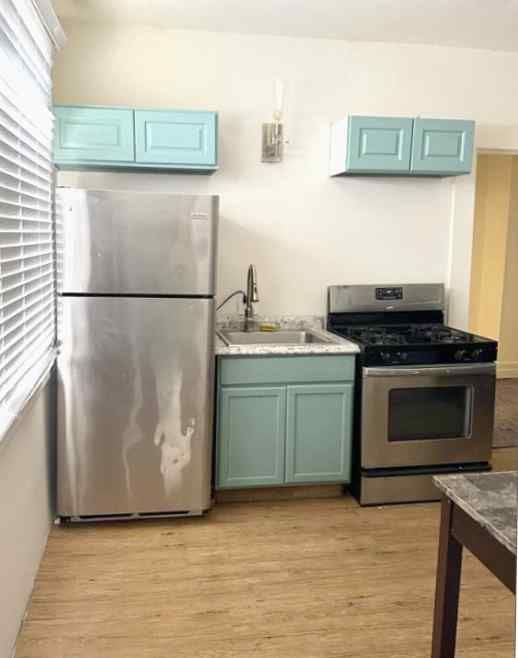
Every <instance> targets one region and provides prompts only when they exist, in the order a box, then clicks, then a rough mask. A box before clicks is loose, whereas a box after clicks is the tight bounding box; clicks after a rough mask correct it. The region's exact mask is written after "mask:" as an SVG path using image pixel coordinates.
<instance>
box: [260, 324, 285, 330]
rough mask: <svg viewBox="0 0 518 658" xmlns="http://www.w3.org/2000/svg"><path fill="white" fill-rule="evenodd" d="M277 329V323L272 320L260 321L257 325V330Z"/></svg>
mask: <svg viewBox="0 0 518 658" xmlns="http://www.w3.org/2000/svg"><path fill="white" fill-rule="evenodd" d="M279 329H280V327H279V325H278V324H274V323H273V322H261V324H260V325H259V331H279Z"/></svg>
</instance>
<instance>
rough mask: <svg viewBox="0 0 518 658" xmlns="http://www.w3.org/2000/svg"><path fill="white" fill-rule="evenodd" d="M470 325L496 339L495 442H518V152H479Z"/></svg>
mask: <svg viewBox="0 0 518 658" xmlns="http://www.w3.org/2000/svg"><path fill="white" fill-rule="evenodd" d="M475 190H476V191H475V220H474V232H473V252H472V269H471V288H470V306H469V308H470V312H469V330H470V331H472V332H473V333H476V334H480V335H482V336H487V337H489V338H494V339H496V340H497V341H498V362H497V378H498V379H497V403H496V421H495V434H494V446H495V447H508V446H518V155H514V154H507V153H480V154H479V155H478V157H477V175H476V188H475Z"/></svg>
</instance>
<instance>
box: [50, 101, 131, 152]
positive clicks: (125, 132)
mask: <svg viewBox="0 0 518 658" xmlns="http://www.w3.org/2000/svg"><path fill="white" fill-rule="evenodd" d="M54 113H55V116H56V137H55V145H54V160H55V162H56V163H57V164H59V163H71V162H90V163H91V162H103V163H106V162H123V163H126V164H127V163H128V162H133V161H134V160H135V146H134V133H133V112H132V111H131V110H122V109H115V108H103V107H72V106H58V107H55V108H54Z"/></svg>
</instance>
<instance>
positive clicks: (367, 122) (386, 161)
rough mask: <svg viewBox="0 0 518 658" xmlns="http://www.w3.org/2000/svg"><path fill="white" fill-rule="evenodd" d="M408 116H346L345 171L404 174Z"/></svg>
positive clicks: (409, 130)
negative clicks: (406, 117) (347, 117)
mask: <svg viewBox="0 0 518 658" xmlns="http://www.w3.org/2000/svg"><path fill="white" fill-rule="evenodd" d="M412 124H413V120H412V119H405V118H394V117H361V116H350V117H349V120H348V127H347V132H348V138H347V162H346V165H347V172H349V173H397V172H401V173H408V172H409V171H410V153H411V142H412Z"/></svg>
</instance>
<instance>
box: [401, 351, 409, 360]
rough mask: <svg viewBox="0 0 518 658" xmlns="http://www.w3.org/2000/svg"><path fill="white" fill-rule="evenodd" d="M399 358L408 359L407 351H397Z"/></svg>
mask: <svg viewBox="0 0 518 658" xmlns="http://www.w3.org/2000/svg"><path fill="white" fill-rule="evenodd" d="M399 359H400V360H401V361H408V352H399Z"/></svg>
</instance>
